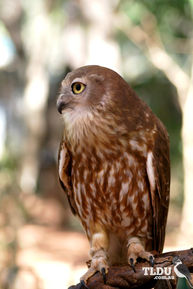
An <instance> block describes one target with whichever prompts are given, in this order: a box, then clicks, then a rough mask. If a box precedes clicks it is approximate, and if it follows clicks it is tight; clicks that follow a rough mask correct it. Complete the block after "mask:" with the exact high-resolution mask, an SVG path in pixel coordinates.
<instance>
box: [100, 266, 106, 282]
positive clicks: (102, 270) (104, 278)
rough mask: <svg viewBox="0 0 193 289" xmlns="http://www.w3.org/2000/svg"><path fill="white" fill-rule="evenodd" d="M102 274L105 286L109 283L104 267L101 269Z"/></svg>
mask: <svg viewBox="0 0 193 289" xmlns="http://www.w3.org/2000/svg"><path fill="white" fill-rule="evenodd" d="M101 274H102V276H103V281H104V284H106V282H107V276H106V270H105V268H104V267H103V268H102V269H101Z"/></svg>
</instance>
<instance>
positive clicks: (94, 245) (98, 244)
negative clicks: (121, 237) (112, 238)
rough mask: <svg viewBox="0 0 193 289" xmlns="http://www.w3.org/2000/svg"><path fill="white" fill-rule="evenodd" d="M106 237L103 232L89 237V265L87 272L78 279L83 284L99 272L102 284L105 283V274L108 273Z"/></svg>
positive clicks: (107, 243)
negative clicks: (101, 276)
mask: <svg viewBox="0 0 193 289" xmlns="http://www.w3.org/2000/svg"><path fill="white" fill-rule="evenodd" d="M108 245H109V240H108V235H107V234H106V232H105V231H104V230H100V231H98V232H95V233H94V234H93V235H92V237H91V249H90V257H91V263H90V267H89V269H88V271H87V272H86V273H85V274H84V275H83V276H82V277H81V278H80V280H81V281H84V282H85V283H86V282H87V280H88V279H89V278H90V277H91V276H93V275H94V274H95V273H96V272H98V271H99V272H101V274H102V275H103V280H104V283H105V282H106V274H107V273H108V268H109V266H108V257H107V251H108Z"/></svg>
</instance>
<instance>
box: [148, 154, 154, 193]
mask: <svg viewBox="0 0 193 289" xmlns="http://www.w3.org/2000/svg"><path fill="white" fill-rule="evenodd" d="M146 169H147V175H148V178H149V183H150V187H151V190H152V191H153V190H154V189H155V172H154V168H153V154H152V152H149V153H148V155H147V161H146Z"/></svg>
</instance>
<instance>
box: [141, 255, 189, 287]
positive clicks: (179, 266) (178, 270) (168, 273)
mask: <svg viewBox="0 0 193 289" xmlns="http://www.w3.org/2000/svg"><path fill="white" fill-rule="evenodd" d="M172 263H173V265H174V270H172V267H156V268H153V267H142V270H143V271H144V275H146V276H147V275H150V276H155V277H154V279H162V280H163V279H165V280H166V279H174V278H175V276H174V275H172V273H173V271H174V272H175V274H176V276H177V277H179V278H186V280H187V282H188V284H189V286H190V287H191V288H193V284H192V282H193V280H192V277H191V274H190V271H189V270H188V267H187V266H186V265H185V264H183V263H182V261H181V260H180V258H179V257H178V256H175V257H174V258H173V260H172Z"/></svg>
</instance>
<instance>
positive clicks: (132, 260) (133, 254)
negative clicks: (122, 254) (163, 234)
mask: <svg viewBox="0 0 193 289" xmlns="http://www.w3.org/2000/svg"><path fill="white" fill-rule="evenodd" d="M139 257H140V258H142V259H145V260H147V261H148V262H149V263H150V264H151V266H152V267H153V266H154V257H153V255H152V254H151V253H149V252H147V251H145V249H144V247H143V245H142V244H141V242H140V240H139V239H138V238H132V239H130V240H129V242H128V263H129V264H130V265H131V267H132V269H133V271H134V272H136V270H135V264H136V262H137V258H139Z"/></svg>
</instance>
